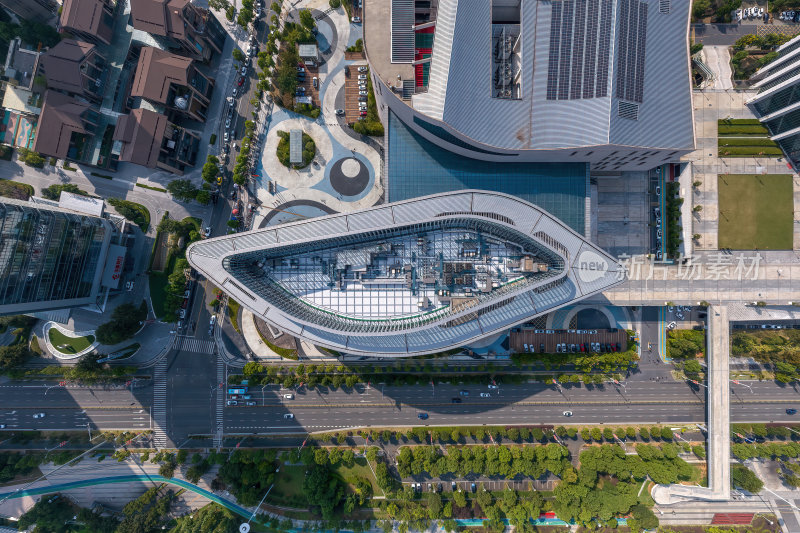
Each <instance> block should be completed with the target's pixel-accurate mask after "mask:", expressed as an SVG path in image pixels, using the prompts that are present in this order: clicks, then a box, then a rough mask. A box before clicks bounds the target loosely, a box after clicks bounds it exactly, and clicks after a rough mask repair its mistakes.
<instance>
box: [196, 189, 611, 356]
mask: <svg viewBox="0 0 800 533" xmlns="http://www.w3.org/2000/svg"><path fill="white" fill-rule="evenodd" d="M186 257H187V259H188V260H189V263H190V264H191V265H192V266H193V267H194V268H196V269H197V270H198V271H199V272H201V273H202V274H203V275H204V276H206V277H207V278H208V279H209V280H210V281H211V282H212V283H213V284H214V285H215V286H217V287H220V288H221V289H222V290H224V291H225V292H226V293H227V294H229V295H230V296H231V297H232V298H234V299H235V300H236V301H237V302H240V303H241V304H242V305H244V306H245V307H247V308H248V309H250V310H251V311H252V312H253V313H254V314H255V315H256V316H257V317H259V318H262V319H263V320H265V321H266V322H268V323H270V324H271V325H273V326H274V327H276V328H278V329H280V330H281V331H285V332H288V333H290V334H292V335H295V336H297V337H300V338H303V339H305V340H307V341H308V342H310V343H313V344H315V345H318V346H323V347H327V348H331V349H334V350H338V351H342V352H346V353H351V354H362V355H383V356H410V355H419V354H424V353H431V352H438V351H442V350H447V349H450V348H454V347H458V346H462V345H464V344H468V343H469V342H471V341H474V340H477V339H480V338H483V337H487V336H490V335H494V334H498V333H500V332H502V331H504V330H507V329H508V328H509V327H511V326H514V325H516V324H519V323H522V322H525V321H527V320H529V319H530V318H531V317H534V316H538V315H541V314H544V313H547V312H550V311H553V310H554V309H557V308H558V307H561V306H564V305H566V304H569V303H572V302H575V301H576V300H580V299H583V298H586V297H588V296H590V295H592V294H596V293H598V292H600V291H603V290H605V289H607V288H608V287H611V286H613V285H615V284H617V283H619V282H620V281H621V280H622V275H621V274H622V273H621V271H620V267H619V265H618V264H617V263H616V262H615V261H614V259H612V258H611V257H610V256H609V255H607V254H606V253H605V252H603V251H602V250H601V249H600V248H598V247H596V246H595V245H593V244H591V243H590V242H588V241H586V240H585V239H584V238H583V237H581V236H580V235H579V234H577V233H576V232H574V231H573V230H571V229H569V228H568V227H567V226H566V225H564V224H563V223H562V222H561V221H559V220H558V219H557V218H555V217H553V216H552V215H550V214H549V213H547V212H545V211H543V210H541V209H539V208H537V207H536V206H534V205H531V204H529V203H526V202H524V201H522V200H520V199H518V198H515V197H513V196H509V195H505V194H500V193H494V192H485V191H458V192H452V193H444V194H438V195H434V196H428V197H423V198H416V199H413V200H407V201H403V202H396V203H391V204H386V205H381V206H376V207H371V208H368V209H364V210H361V211H355V212H352V213H346V214H345V213H342V214H335V215H328V216H323V217H319V218H313V219H310V220H303V221H299V222H292V223H288V224H281V225H278V226H275V227H267V228H264V229H258V230H254V231H250V232H246V233H240V234H232V235H227V236H222V237H217V238H214V239H207V240H204V241H199V242H195V243H193V244H191V245H190V246H189V248H188V249H187V252H186Z"/></svg>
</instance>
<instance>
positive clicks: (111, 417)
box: [0, 406, 151, 431]
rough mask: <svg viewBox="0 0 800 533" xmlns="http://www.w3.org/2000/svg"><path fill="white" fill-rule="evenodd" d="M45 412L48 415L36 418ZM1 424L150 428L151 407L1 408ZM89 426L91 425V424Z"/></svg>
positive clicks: (16, 427)
mask: <svg viewBox="0 0 800 533" xmlns="http://www.w3.org/2000/svg"><path fill="white" fill-rule="evenodd" d="M41 413H44V417H40V418H34V417H33V416H34V415H35V414H41ZM0 424H4V425H5V426H6V427H5V428H4V429H5V430H7V431H14V430H40V431H66V430H77V429H83V430H85V429H87V427H88V428H91V429H93V430H98V429H99V430H103V431H106V430H137V429H150V428H151V422H150V409H149V408H125V407H119V408H113V407H87V408H85V409H81V408H79V407H60V408H59V407H47V408H43V407H25V408H18V409H9V408H6V407H5V406H4V408H3V410H2V411H0ZM87 425H88V426H87Z"/></svg>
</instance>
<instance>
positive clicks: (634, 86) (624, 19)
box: [617, 0, 647, 103]
mask: <svg viewBox="0 0 800 533" xmlns="http://www.w3.org/2000/svg"><path fill="white" fill-rule="evenodd" d="M646 40H647V4H646V3H645V2H641V1H640V0H620V2H619V33H617V49H618V52H617V98H621V99H623V100H628V101H630V102H638V103H642V97H643V94H642V93H643V91H644V57H645V42H646Z"/></svg>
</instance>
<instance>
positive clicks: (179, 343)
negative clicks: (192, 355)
mask: <svg viewBox="0 0 800 533" xmlns="http://www.w3.org/2000/svg"><path fill="white" fill-rule="evenodd" d="M172 347H173V348H175V349H176V350H178V351H179V352H197V353H214V349H215V348H216V347H217V344H216V343H215V342H214V341H203V340H200V339H195V338H194V337H183V336H177V337H175V340H173V341H172Z"/></svg>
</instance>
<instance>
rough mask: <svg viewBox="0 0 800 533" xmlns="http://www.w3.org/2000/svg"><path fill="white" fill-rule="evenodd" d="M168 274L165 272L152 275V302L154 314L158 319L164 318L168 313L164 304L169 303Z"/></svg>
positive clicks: (152, 273)
mask: <svg viewBox="0 0 800 533" xmlns="http://www.w3.org/2000/svg"><path fill="white" fill-rule="evenodd" d="M167 277H168V276H167V274H166V273H164V272H151V273H150V300H151V301H152V302H153V312H154V313H155V314H156V317H157V318H159V319H160V318H162V317H163V316H164V315H165V314H166V313H165V311H164V304H165V303H166V301H167V298H166V296H167V285H169V281H168V280H167Z"/></svg>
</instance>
